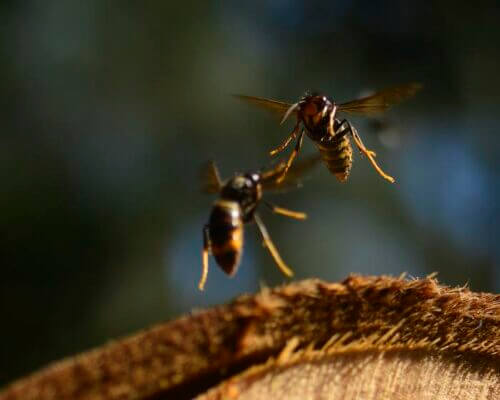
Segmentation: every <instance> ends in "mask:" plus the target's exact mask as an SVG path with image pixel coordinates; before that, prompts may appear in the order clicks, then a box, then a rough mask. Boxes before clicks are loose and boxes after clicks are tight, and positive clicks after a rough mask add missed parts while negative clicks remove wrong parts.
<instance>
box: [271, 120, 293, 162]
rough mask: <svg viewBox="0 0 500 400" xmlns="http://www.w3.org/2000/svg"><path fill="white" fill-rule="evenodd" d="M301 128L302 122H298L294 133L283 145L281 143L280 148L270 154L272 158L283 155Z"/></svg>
mask: <svg viewBox="0 0 500 400" xmlns="http://www.w3.org/2000/svg"><path fill="white" fill-rule="evenodd" d="M299 126H300V120H297V123H296V124H295V127H294V128H293V131H292V133H290V135H289V136H288V137H287V138H286V139H285V141H284V142H283V143H281V144H280V145H279V146H278V147H276V148H275V149H273V150H271V151H270V152H269V154H270V155H271V156H275V155H276V154H278V153H281V152H282V151H283V150H285V149H286V148H287V147H288V145H289V144H290V142H291V141H292V140H293V139H295V138H296V137H297V132H298V131H299Z"/></svg>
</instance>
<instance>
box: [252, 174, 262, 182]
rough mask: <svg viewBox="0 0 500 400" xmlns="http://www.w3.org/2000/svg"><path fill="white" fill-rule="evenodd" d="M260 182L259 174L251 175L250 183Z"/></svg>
mask: <svg viewBox="0 0 500 400" xmlns="http://www.w3.org/2000/svg"><path fill="white" fill-rule="evenodd" d="M259 180H260V175H259V174H252V181H254V182H258V181H259Z"/></svg>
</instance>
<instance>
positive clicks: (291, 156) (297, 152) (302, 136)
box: [276, 130, 304, 183]
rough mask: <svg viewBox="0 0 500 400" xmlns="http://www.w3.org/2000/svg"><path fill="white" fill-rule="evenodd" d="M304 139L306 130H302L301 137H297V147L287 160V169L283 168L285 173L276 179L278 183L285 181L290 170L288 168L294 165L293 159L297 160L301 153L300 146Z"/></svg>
mask: <svg viewBox="0 0 500 400" xmlns="http://www.w3.org/2000/svg"><path fill="white" fill-rule="evenodd" d="M303 141H304V130H302V132H300V135H299V138H298V139H297V143H296V144H295V148H294V149H293V151H292V154H290V157H289V158H288V160H287V162H286V165H285V169H284V170H283V173H282V174H281V176H280V177H279V178H278V179H276V182H277V183H280V182H283V180H284V179H285V176H286V173H287V172H288V170H289V169H290V167H291V166H292V163H293V160H295V157H297V154H299V151H300V148H301V147H302V142H303Z"/></svg>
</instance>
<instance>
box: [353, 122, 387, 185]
mask: <svg viewBox="0 0 500 400" xmlns="http://www.w3.org/2000/svg"><path fill="white" fill-rule="evenodd" d="M347 123H348V124H349V131H350V132H351V134H352V137H353V139H354V142H355V143H356V146H358V149H359V151H361V152H362V153H363V154H364V155H365V156H366V157H368V160H370V162H371V164H372V166H373V168H375V170H376V171H377V172H378V174H379V175H380V176H381V177H382V178H384V179H385V180H387V181H389V182H391V183H394V182H395V179H394V178H393V177H392V176H390V175H387V174H386V173H385V172H384V171H382V168H380V167H379V165H378V164H377V162H376V161H375V155H376V154H375V152H374V151H371V150H368V149H367V148H366V147H365V145H364V144H363V142H362V141H361V137H360V136H359V135H358V132H357V130H356V128H354V127H353V126H352V125H351V124H350V123H349V122H347Z"/></svg>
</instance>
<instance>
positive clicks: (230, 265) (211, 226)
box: [208, 200, 243, 275]
mask: <svg viewBox="0 0 500 400" xmlns="http://www.w3.org/2000/svg"><path fill="white" fill-rule="evenodd" d="M208 231H209V238H210V251H211V253H212V255H213V256H214V258H215V260H216V261H217V264H219V266H220V267H221V268H222V269H223V270H224V272H225V273H226V274H228V275H234V274H235V273H236V270H237V269H238V265H239V263H240V259H241V254H242V252H243V220H242V214H241V208H240V206H239V204H238V203H237V202H235V201H228V200H218V201H216V203H215V205H214V207H213V209H212V213H211V214H210V219H209V222H208Z"/></svg>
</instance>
